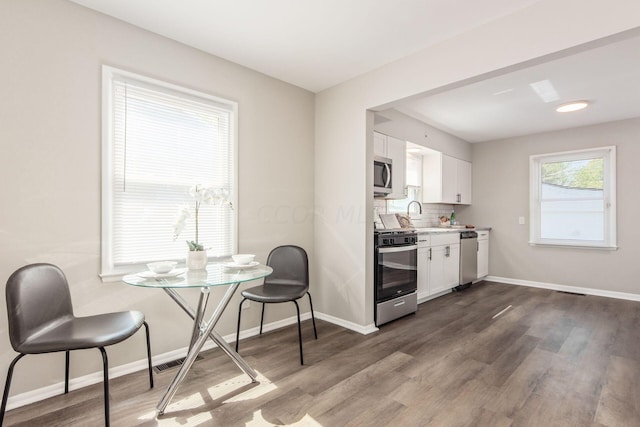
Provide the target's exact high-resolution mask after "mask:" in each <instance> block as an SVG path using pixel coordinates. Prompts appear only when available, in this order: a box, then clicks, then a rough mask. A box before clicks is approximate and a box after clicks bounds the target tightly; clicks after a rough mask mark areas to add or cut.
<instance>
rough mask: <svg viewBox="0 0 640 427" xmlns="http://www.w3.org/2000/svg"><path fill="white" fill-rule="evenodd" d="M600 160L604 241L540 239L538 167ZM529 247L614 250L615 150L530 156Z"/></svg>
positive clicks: (615, 242) (607, 148) (615, 232)
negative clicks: (601, 168)
mask: <svg viewBox="0 0 640 427" xmlns="http://www.w3.org/2000/svg"><path fill="white" fill-rule="evenodd" d="M594 155H596V156H597V158H602V159H603V162H604V170H603V175H604V188H603V190H604V195H603V197H604V203H605V211H604V227H605V229H604V240H603V241H580V240H566V239H543V238H541V237H540V227H541V225H540V222H541V212H540V209H541V204H540V199H541V191H542V183H541V181H540V180H541V165H542V163H549V162H561V161H575V160H587V159H593V158H594ZM529 218H530V222H529V245H531V246H553V247H568V248H579V249H601V250H616V249H617V248H618V247H617V230H616V227H617V226H616V218H617V216H616V147H615V146H606V147H596V148H588V149H583V150H573V151H563V152H557V153H548V154H536V155H532V156H529Z"/></svg>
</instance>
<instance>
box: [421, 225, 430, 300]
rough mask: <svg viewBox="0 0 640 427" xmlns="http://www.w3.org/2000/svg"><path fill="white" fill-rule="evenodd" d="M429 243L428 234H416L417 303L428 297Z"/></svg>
mask: <svg viewBox="0 0 640 427" xmlns="http://www.w3.org/2000/svg"><path fill="white" fill-rule="evenodd" d="M430 242H431V239H430V238H429V235H428V234H424V233H423V234H418V301H420V300H422V299H424V298H426V297H428V296H429V267H430V266H431V261H430V258H431V248H430V247H429V246H430V245H431V244H430Z"/></svg>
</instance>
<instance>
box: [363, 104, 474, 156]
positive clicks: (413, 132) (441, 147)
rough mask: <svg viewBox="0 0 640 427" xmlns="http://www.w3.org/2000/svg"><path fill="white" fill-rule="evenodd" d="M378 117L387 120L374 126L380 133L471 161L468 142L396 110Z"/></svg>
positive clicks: (385, 112)
mask: <svg viewBox="0 0 640 427" xmlns="http://www.w3.org/2000/svg"><path fill="white" fill-rule="evenodd" d="M376 116H378V117H384V118H385V119H387V120H385V121H382V120H381V123H379V124H375V125H374V127H373V128H374V129H375V130H376V131H378V132H381V133H383V134H385V135H391V136H394V137H396V138H398V139H402V140H404V141H410V142H413V143H414V144H418V145H422V146H423V147H428V148H431V149H433V150H436V151H440V152H442V153H444V154H446V155H448V156H451V157H455V158H457V159H461V160H466V161H468V162H470V161H471V144H469V143H468V142H467V141H464V140H462V139H460V138H458V137H456V136H453V135H451V134H448V133H446V132H444V131H441V130H440V129H436V128H434V127H433V126H429V125H428V124H426V123H424V122H421V121H420V120H417V119H414V118H413V117H409V116H407V115H406V114H404V113H402V112H400V111H398V110H395V109H390V110H385V111H382V112H381V113H376Z"/></svg>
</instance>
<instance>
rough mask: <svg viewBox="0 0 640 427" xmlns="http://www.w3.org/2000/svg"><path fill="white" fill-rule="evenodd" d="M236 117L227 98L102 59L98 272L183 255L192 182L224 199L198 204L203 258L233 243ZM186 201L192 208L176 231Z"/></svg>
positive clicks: (190, 229) (227, 251)
mask: <svg viewBox="0 0 640 427" xmlns="http://www.w3.org/2000/svg"><path fill="white" fill-rule="evenodd" d="M236 116H237V104H236V103H234V102H231V101H227V100H224V99H220V98H217V97H214V96H211V95H208V94H204V93H200V92H197V91H193V90H190V89H186V88H183V87H179V86H176V85H172V84H169V83H165V82H161V81H158V80H154V79H150V78H147V77H144V76H140V75H137V74H133V73H129V72H125V71H121V70H118V69H115V68H112V67H107V66H104V67H103V142H102V276H103V278H108V277H110V276H117V275H120V274H123V273H126V272H130V271H131V270H133V269H136V268H139V267H140V266H141V265H144V264H145V263H148V262H150V261H157V260H177V261H181V260H184V259H185V257H186V254H187V251H188V246H187V244H186V241H187V240H194V239H195V218H194V217H193V213H194V212H193V211H194V207H195V200H194V198H193V197H192V196H191V195H190V194H189V190H190V189H191V188H192V187H194V186H196V185H198V186H200V188H201V187H212V188H214V189H216V191H217V192H218V194H224V195H226V196H227V198H228V201H229V202H231V203H223V204H216V205H206V204H202V205H201V207H200V209H199V215H198V224H199V227H198V228H199V229H198V234H199V236H198V237H199V242H200V243H201V244H202V245H203V246H204V247H205V248H207V250H208V251H207V253H208V256H209V257H224V256H228V255H231V254H233V253H234V252H235V249H236V247H237V244H236V240H237V237H236V235H237V226H236V223H237V215H236V210H235V208H236V206H237V203H235V202H236V200H237V197H236V195H237V186H236V181H237V180H236V170H237V156H236V151H237V147H236V146H237V142H236V141H237V140H236V122H237V119H236ZM184 209H188V210H189V211H191V213H192V216H191V217H190V218H188V219H187V220H186V222H185V223H184V224H185V226H184V228H183V229H182V230H181V231H180V234H179V235H178V236H176V235H175V232H176V228H175V227H174V226H175V224H176V223H177V221H178V218H179V215H180V212H181V211H182V212H183V210H184Z"/></svg>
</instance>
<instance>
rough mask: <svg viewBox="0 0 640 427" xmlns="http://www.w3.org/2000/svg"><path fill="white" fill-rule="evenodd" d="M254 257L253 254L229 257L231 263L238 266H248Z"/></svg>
mask: <svg viewBox="0 0 640 427" xmlns="http://www.w3.org/2000/svg"><path fill="white" fill-rule="evenodd" d="M255 257H256V256H255V255H253V254H236V255H231V258H233V262H235V263H236V264H238V265H247V264H249V263H250V262H251V261H253V259H254V258H255Z"/></svg>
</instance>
